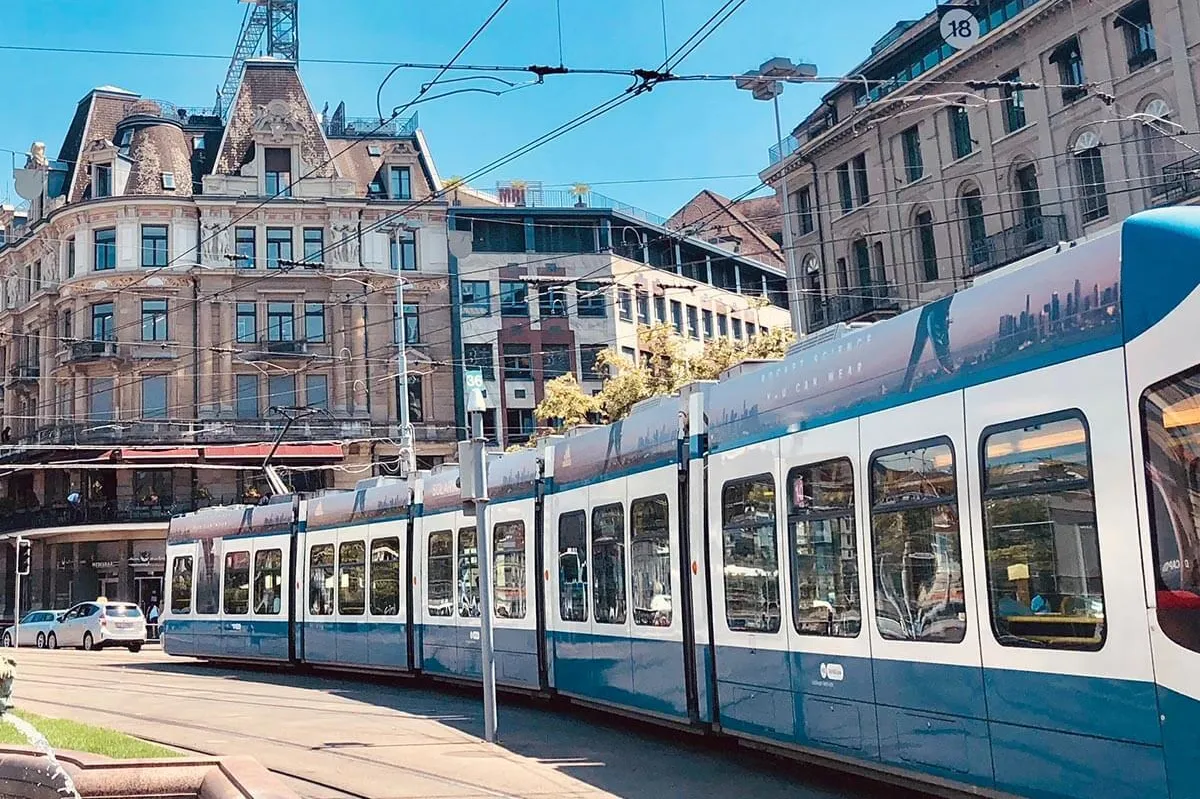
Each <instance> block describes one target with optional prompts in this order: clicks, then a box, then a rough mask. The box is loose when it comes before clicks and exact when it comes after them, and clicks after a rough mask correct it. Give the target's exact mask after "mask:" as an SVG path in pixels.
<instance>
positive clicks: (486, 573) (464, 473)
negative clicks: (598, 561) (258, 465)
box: [458, 369, 496, 743]
mask: <svg viewBox="0 0 1200 799" xmlns="http://www.w3.org/2000/svg"><path fill="white" fill-rule="evenodd" d="M464 371H465V373H466V379H465V381H464V384H465V388H466V392H467V415H468V416H469V417H470V419H471V440H470V441H460V442H459V443H458V463H459V484H460V486H461V490H462V500H463V513H470V512H471V511H474V513H475V537H476V541H477V543H476V548H475V551H476V552H477V553H478V556H479V605H480V609H479V649H480V655H481V659H482V665H483V737H484V740H486V741H487V742H488V743H495V742H496V658H495V654H494V651H493V638H492V546H491V543H492V542H491V536H489V535H488V530H487V512H486V511H487V501H488V490H487V439H486V438H484V435H483V414H484V413H485V412H486V411H487V404H486V403H485V402H484V399H483V374H482V373H481V372H480V371H479V370H478V369H470V370H464Z"/></svg>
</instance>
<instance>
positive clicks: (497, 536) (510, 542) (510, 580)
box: [492, 521, 526, 619]
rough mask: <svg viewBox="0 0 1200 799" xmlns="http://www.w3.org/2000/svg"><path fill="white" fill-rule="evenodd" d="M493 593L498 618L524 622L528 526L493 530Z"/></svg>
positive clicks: (503, 524) (513, 524)
mask: <svg viewBox="0 0 1200 799" xmlns="http://www.w3.org/2000/svg"><path fill="white" fill-rule="evenodd" d="M492 536H493V538H492V551H493V555H492V559H493V561H494V563H495V566H494V568H493V571H492V574H493V575H494V579H493V581H492V592H493V595H494V597H495V599H494V601H493V604H494V605H495V606H496V615H497V616H499V617H500V618H502V619H523V618H525V599H526V587H525V522H522V521H515V522H501V523H500V524H497V525H496V526H495V527H494V528H493V529H492Z"/></svg>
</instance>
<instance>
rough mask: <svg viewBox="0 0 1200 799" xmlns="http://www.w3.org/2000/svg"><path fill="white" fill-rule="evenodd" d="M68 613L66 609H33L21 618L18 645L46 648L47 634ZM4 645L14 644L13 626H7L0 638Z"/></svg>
mask: <svg viewBox="0 0 1200 799" xmlns="http://www.w3.org/2000/svg"><path fill="white" fill-rule="evenodd" d="M65 613H66V611H65V610H33V611H30V612H29V613H26V614H25V617H24V618H23V619H21V624H20V627H21V633H20V635H19V636H18V640H17V645H18V646H36V647H37V648H38V649H45V648H46V636H47V635H48V634H49V633H50V631H51V630H52V629H54V625H55V624H56V623H57V622H58V620H59V619H61V618H62V617H63V615H64V614H65ZM0 641H2V642H3V644H4V646H12V645H13V628H12V627H5V628H4V635H3V637H2V638H0Z"/></svg>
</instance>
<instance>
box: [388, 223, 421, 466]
mask: <svg viewBox="0 0 1200 799" xmlns="http://www.w3.org/2000/svg"><path fill="white" fill-rule="evenodd" d="M399 237H400V226H399V225H397V226H396V227H395V228H394V229H393V230H392V247H393V248H394V250H393V251H394V252H396V253H397V256H399V255H400V254H401V249H400V238H399ZM399 260H400V259H399V257H398V258H397V263H396V316H397V317H398V318H399V321H400V324H399V325H398V326H397V330H396V373H397V379H398V380H399V381H400V391H399V392H397V397H396V404H397V405H398V406H399V411H400V419H399V421H400V477H401V478H402V479H407V478H408V476H409V475H411V474H412V473H413V472H414V471H415V470H416V465H417V463H416V462H417V459H416V447H415V442H414V441H413V427H412V421H411V417H410V415H409V408H408V317H407V316H406V315H405V313H404V276H403V275H402V274H401V271H402V270H401V269H400V263H399Z"/></svg>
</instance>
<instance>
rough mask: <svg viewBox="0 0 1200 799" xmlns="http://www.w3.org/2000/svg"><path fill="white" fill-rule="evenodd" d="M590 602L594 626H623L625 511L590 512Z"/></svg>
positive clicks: (607, 507)
mask: <svg viewBox="0 0 1200 799" xmlns="http://www.w3.org/2000/svg"><path fill="white" fill-rule="evenodd" d="M592 602H593V604H594V605H595V608H594V609H593V610H594V612H595V614H596V623H597V624H624V623H625V508H624V507H622V506H621V505H620V504H619V503H613V504H612V505H601V506H600V507H598V508H594V509H593V510H592Z"/></svg>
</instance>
